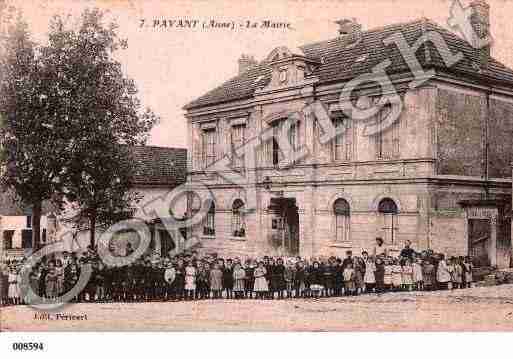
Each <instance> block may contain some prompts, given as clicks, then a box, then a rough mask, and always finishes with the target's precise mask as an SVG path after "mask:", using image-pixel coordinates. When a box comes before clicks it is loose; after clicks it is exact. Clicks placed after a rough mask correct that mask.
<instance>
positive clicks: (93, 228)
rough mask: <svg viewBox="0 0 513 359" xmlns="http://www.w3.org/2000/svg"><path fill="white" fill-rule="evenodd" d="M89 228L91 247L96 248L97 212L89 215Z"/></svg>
mask: <svg viewBox="0 0 513 359" xmlns="http://www.w3.org/2000/svg"><path fill="white" fill-rule="evenodd" d="M89 230H90V231H91V233H90V243H89V245H90V246H91V248H93V249H94V246H95V244H96V243H95V241H96V238H95V237H96V213H93V214H91V216H90V217H89Z"/></svg>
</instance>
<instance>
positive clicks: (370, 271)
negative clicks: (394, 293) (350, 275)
mask: <svg viewBox="0 0 513 359" xmlns="http://www.w3.org/2000/svg"><path fill="white" fill-rule="evenodd" d="M363 258H364V260H365V275H364V276H363V281H364V282H365V292H366V293H372V292H374V288H375V287H376V263H374V260H373V259H372V257H369V256H368V254H367V252H363Z"/></svg>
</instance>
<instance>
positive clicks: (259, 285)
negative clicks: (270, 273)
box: [253, 262, 269, 299]
mask: <svg viewBox="0 0 513 359" xmlns="http://www.w3.org/2000/svg"><path fill="white" fill-rule="evenodd" d="M266 274H267V271H266V269H265V267H264V262H259V263H258V267H257V268H255V272H254V276H255V285H254V287H253V291H254V292H255V293H256V297H257V299H264V298H265V297H266V295H267V292H268V291H269V286H268V284H267V280H266V279H265V276H266Z"/></svg>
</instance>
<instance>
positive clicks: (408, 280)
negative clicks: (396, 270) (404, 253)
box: [402, 258, 413, 292]
mask: <svg viewBox="0 0 513 359" xmlns="http://www.w3.org/2000/svg"><path fill="white" fill-rule="evenodd" d="M412 286H413V267H412V265H411V260H410V258H407V259H406V261H405V263H404V265H403V267H402V288H403V289H404V290H407V291H408V292H410V291H411V290H412Z"/></svg>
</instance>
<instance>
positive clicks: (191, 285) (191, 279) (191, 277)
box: [185, 261, 196, 300]
mask: <svg viewBox="0 0 513 359" xmlns="http://www.w3.org/2000/svg"><path fill="white" fill-rule="evenodd" d="M195 294H196V267H194V266H193V265H192V261H189V262H188V263H187V266H186V267H185V297H186V299H190V300H193V299H194V296H195Z"/></svg>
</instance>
